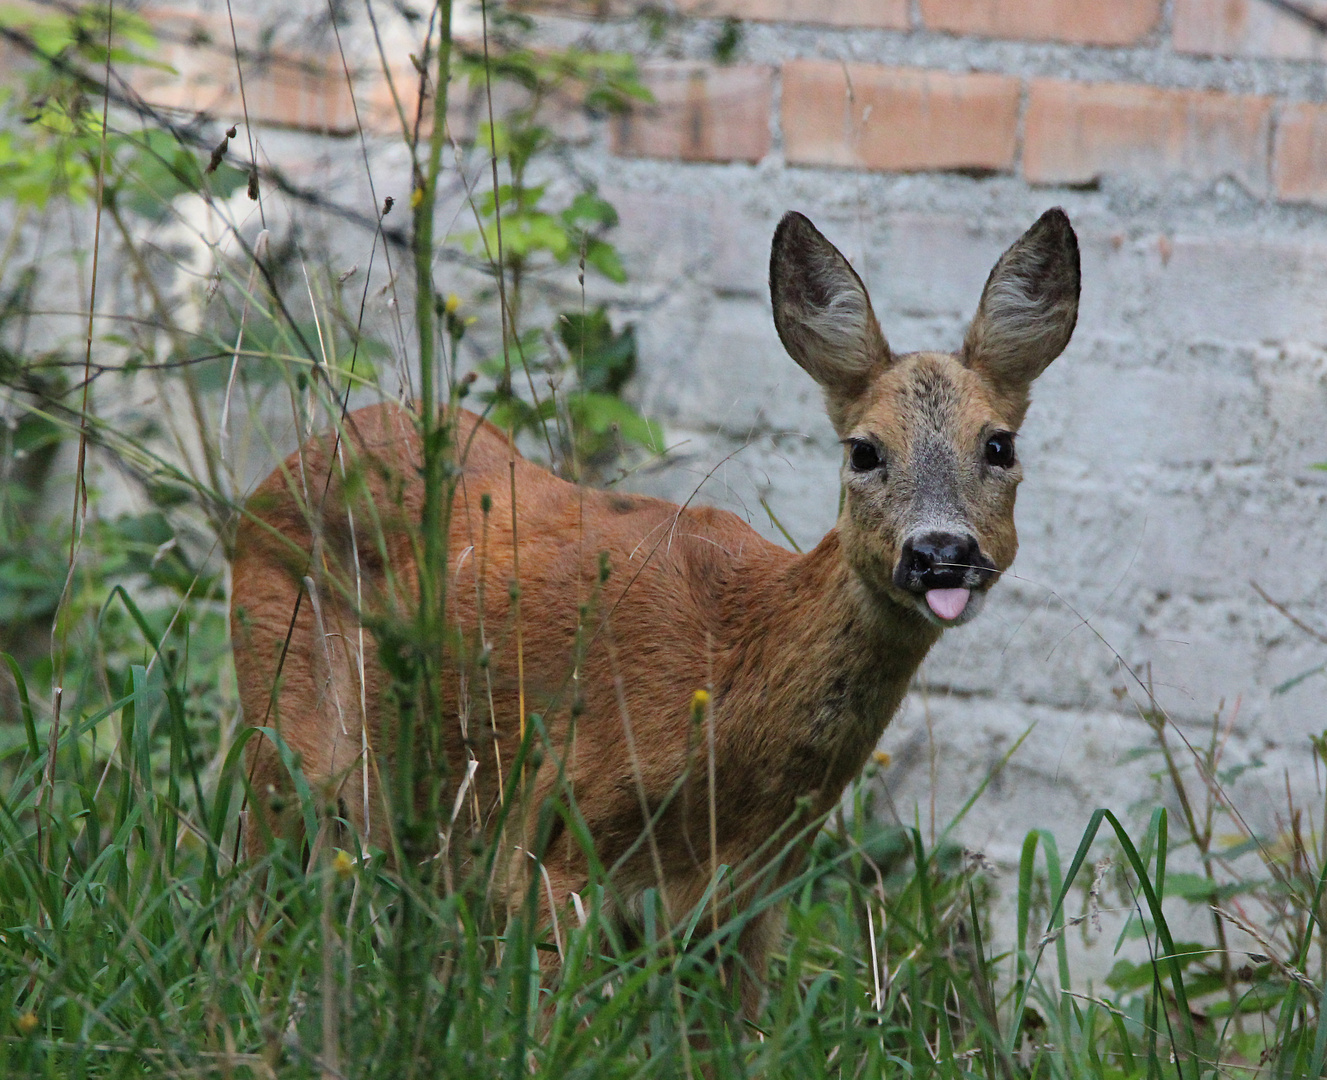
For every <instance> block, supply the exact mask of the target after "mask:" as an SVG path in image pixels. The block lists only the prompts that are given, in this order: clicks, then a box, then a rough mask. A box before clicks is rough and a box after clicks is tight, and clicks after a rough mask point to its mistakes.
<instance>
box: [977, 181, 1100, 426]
mask: <svg viewBox="0 0 1327 1080" xmlns="http://www.w3.org/2000/svg"><path fill="white" fill-rule="evenodd" d="M1080 280H1081V278H1080V273H1079V267H1078V237H1077V236H1075V235H1074V230H1073V226H1071V225H1070V224H1069V218H1068V217H1067V216H1066V215H1065V212H1064V211H1063V210H1061V209H1060V208H1059V207H1056V208H1055V209H1053V210H1047V211H1046V212H1045V213H1044V214H1042V215H1041V217H1040V218H1038V219H1037V223H1036V224H1035V225H1033V226H1032V228H1030V229H1028V231H1027V232H1025V233H1024V234H1023V235H1022V236H1021V237H1019V238H1018V240H1017V241H1015V242H1014V245H1013V246H1012V247H1011V248H1010V249H1009V250H1008V251H1006V252H1005V253H1004V254H1003V255H1001V256H1000V260H999V261H998V262H997V263H996V264H995V268H994V269H993V270H992V271H991V276H990V277H989V278H987V279H986V288H985V289H983V290H982V294H981V303H980V304H978V305H977V314H976V315H975V316H974V317H973V320H972V324H971V325H970V326H969V327H968V332H967V335H966V336H965V337H964V339H963V354H962V359H963V362H964V363H965V364H966V365H967V366H968V367H970V368H972V369H973V370H974V371H976V372H977V373H978V374H980V375H983V376H985V377H986V378H987V379H988V380H989V381H990V382H991V383H993V384H994V386H995V388H996V389H997V390H998V391H1000V392H1002V393H1004V394H1006V395H1008V396H1010V397H1012V398H1014V399H1015V401H1016V402H1019V403H1020V407H1021V408H1026V406H1027V396H1028V390H1029V387H1030V386H1031V385H1032V380H1033V379H1035V378H1036V377H1037V376H1038V375H1040V374H1041V373H1042V372H1043V371H1045V370H1046V368H1047V367H1048V366H1049V365H1050V362H1051V361H1052V360H1054V359H1055V358H1056V357H1057V356H1059V355H1060V353H1062V352H1063V351H1064V347H1065V346H1066V345H1068V344H1069V338H1070V337H1071V336H1072V334H1073V332H1074V323H1075V322H1076V321H1077V320H1078V291H1079V283H1080Z"/></svg>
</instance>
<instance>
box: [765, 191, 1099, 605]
mask: <svg viewBox="0 0 1327 1080" xmlns="http://www.w3.org/2000/svg"><path fill="white" fill-rule="evenodd" d="M1079 281H1080V276H1079V262H1078V241H1077V238H1076V237H1075V235H1074V231H1073V228H1072V227H1071V226H1070V224H1069V219H1068V217H1066V216H1065V214H1064V211H1062V210H1059V209H1054V210H1048V211H1047V212H1046V213H1045V214H1043V215H1042V216H1041V218H1040V219H1039V220H1038V221H1037V223H1036V224H1035V225H1033V226H1032V228H1030V229H1029V230H1028V231H1027V232H1026V233H1024V234H1023V236H1022V237H1020V238H1019V239H1018V241H1017V242H1015V243H1014V245H1013V246H1012V247H1010V248H1009V250H1008V251H1006V252H1005V253H1004V254H1003V255H1002V256H1001V257H1000V259H999V261H998V262H996V264H995V267H994V269H992V270H991V273H990V277H989V278H987V281H986V287H985V289H984V290H983V291H982V295H981V301H980V303H979V304H978V305H977V313H976V315H975V316H974V317H973V320H972V323H971V324H970V325H969V327H968V330H967V334H966V335H965V337H964V340H963V346H962V348H961V349H960V350H959V351H958V352H957V353H941V352H917V353H905V354H895V353H894V352H892V351H891V350H890V348H889V343H888V342H887V341H886V340H885V336H884V334H883V333H882V332H881V330H880V325H879V323H878V322H877V321H876V318H875V315H874V313H873V312H872V310H871V300H870V297H869V296H868V295H867V292H866V288H865V286H863V284H862V281H861V278H859V277H858V276H857V274H856V273H855V272H854V270H853V269H852V267H851V266H850V265H849V264H848V261H847V260H846V259H845V258H844V257H843V256H842V255H841V254H840V253H839V251H838V249H837V248H836V247H834V245H833V244H831V243H830V242H829V241H828V240H826V239H825V237H824V236H822V235H821V234H820V232H819V231H817V229H816V228H815V226H814V225H812V224H811V222H810V221H808V220H807V219H806V218H805V217H803V216H802V215H801V214H798V213H789V214H787V215H785V216H784V218H783V220H782V221H781V222H780V223H779V227H778V230H777V231H776V232H775V234H774V246H773V251H772V254H771V258H770V293H771V296H772V299H773V303H774V322H775V325H776V327H777V328H778V332H779V337H780V338H781V339H782V341H783V344H784V347H785V348H786V349H787V350H788V353H789V355H790V356H792V358H793V359H794V360H796V361H797V363H799V364H800V365H801V366H802V367H803V368H805V369H806V371H807V373H808V374H810V375H811V377H812V378H813V379H815V380H816V382H817V383H819V384H820V386H821V388H822V389H823V391H824V394H825V403H826V407H827V409H828V412H829V418H830V422H831V423H832V424H833V425H834V429H835V431H836V432H838V435H839V438H840V440H841V441H842V443H843V445H844V448H845V452H844V457H843V468H842V480H843V491H844V499H843V509H842V512H841V514H840V518H839V523H838V528H839V535H840V537H841V539H842V541H843V547H844V551H845V552H846V553H847V556H848V558H849V560H850V561H851V563H852V566H853V568H854V570H855V571H856V573H857V575H858V577H859V578H860V580H861V582H862V583H863V584H864V585H865V586H866V587H867V589H868V590H869V591H870V592H871V593H872V594H873V595H874V596H876V597H877V598H878V599H880V600H881V601H884V602H890V603H894V604H899V605H903V606H904V607H906V608H910V609H914V610H916V611H919V612H920V613H921V614H922V615H923V616H924V617H925V618H926V619H927V620H928V621H930V622H931V623H932V624H935V625H937V626H942V627H944V626H954V625H957V624H959V623H961V622H965V621H967V620H968V619H970V618H972V617H973V616H974V615H975V614H976V613H977V611H978V610H979V609H980V607H981V603H982V600H983V599H984V596H985V593H986V590H987V589H989V588H990V586H991V585H992V584H993V583H994V581H995V579H996V577H997V576H998V575H999V574H1000V573H1001V572H1003V571H1004V570H1005V569H1006V568H1007V567H1008V566H1009V565H1010V564H1011V563H1012V562H1013V559H1014V554H1015V552H1016V551H1017V549H1018V538H1017V534H1016V533H1015V530H1014V517H1013V511H1014V493H1015V490H1016V489H1017V487H1018V483H1019V481H1020V480H1021V479H1022V469H1021V467H1020V465H1019V461H1018V453H1017V450H1016V446H1015V442H1016V436H1017V434H1018V428H1019V425H1020V424H1021V423H1022V421H1023V417H1024V414H1025V413H1026V412H1027V407H1028V402H1029V395H1030V390H1031V386H1032V381H1033V380H1034V379H1035V378H1036V377H1037V376H1038V375H1040V374H1041V373H1042V372H1043V371H1044V370H1045V369H1046V367H1047V366H1048V365H1049V364H1050V362H1051V361H1052V360H1054V359H1055V358H1056V357H1057V356H1059V355H1060V353H1061V352H1062V351H1063V350H1064V348H1065V346H1066V345H1068V343H1069V338H1070V335H1072V333H1073V329H1074V323H1075V321H1076V319H1077V315H1078V293H1079Z"/></svg>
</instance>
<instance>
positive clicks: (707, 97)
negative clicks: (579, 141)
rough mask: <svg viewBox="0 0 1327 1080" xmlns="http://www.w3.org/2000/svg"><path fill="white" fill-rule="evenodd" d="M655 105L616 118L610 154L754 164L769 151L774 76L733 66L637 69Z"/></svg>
mask: <svg viewBox="0 0 1327 1080" xmlns="http://www.w3.org/2000/svg"><path fill="white" fill-rule="evenodd" d="M641 80H642V82H644V83H645V85H646V86H647V87H649V89H650V90H651V91H652V92H653V94H654V99H655V100H654V104H652V105H643V106H640V107H639V108H636V109H633V110H632V111H631V112H629V113H627V114H625V115H623V116H621V117H618V118H617V120H616V121H615V122H614V125H613V152H614V153H617V154H621V155H623V156H624V157H657V158H680V159H681V160H683V161H750V162H756V161H759V160H760V159H761V158H763V157H764V156H765V155H766V154H767V153H769V148H770V133H769V120H770V110H771V107H772V106H773V102H774V87H773V72H772V71H771V70H770V69H769V68H767V67H761V66H757V65H747V64H737V65H733V66H729V67H715V66H713V65H710V64H698V63H688V62H665V63H656V64H650V65H648V66H646V67H644V68H642V70H641Z"/></svg>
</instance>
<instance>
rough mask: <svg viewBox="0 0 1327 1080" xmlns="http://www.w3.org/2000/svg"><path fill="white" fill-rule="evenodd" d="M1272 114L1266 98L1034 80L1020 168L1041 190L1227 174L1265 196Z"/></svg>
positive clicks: (1113, 84) (1204, 177)
mask: <svg viewBox="0 0 1327 1080" xmlns="http://www.w3.org/2000/svg"><path fill="white" fill-rule="evenodd" d="M1271 114H1272V102H1271V99H1270V98H1266V97H1255V96H1252V95H1243V94H1221V93H1215V92H1212V91H1207V90H1168V89H1160V88H1157V87H1152V86H1137V85H1132V84H1126V83H1078V82H1065V81H1062V80H1059V79H1033V80H1032V81H1031V82H1030V84H1029V94H1028V109H1027V121H1026V131H1025V134H1024V143H1023V171H1024V173H1025V174H1026V176H1027V178H1028V179H1029V180H1030V181H1032V182H1033V183H1044V184H1079V183H1087V182H1089V181H1092V180H1095V179H1097V178H1098V177H1100V176H1103V175H1108V174H1111V173H1121V174H1125V175H1131V176H1139V177H1145V178H1149V179H1163V178H1165V177H1169V176H1176V175H1187V176H1193V177H1196V178H1198V179H1202V180H1214V179H1216V178H1217V177H1220V176H1233V177H1235V178H1236V179H1237V180H1239V181H1240V182H1241V183H1243V184H1244V185H1246V186H1247V187H1248V188H1250V189H1251V190H1253V191H1255V192H1261V191H1263V190H1265V189H1266V187H1267V145H1268V133H1269V130H1270V126H1271Z"/></svg>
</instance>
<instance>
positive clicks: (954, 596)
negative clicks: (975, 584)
mask: <svg viewBox="0 0 1327 1080" xmlns="http://www.w3.org/2000/svg"><path fill="white" fill-rule="evenodd" d="M970 595H971V593H970V592H969V591H968V590H967V589H928V590H927V592H926V602H927V604H929V605H930V607H931V610H932V611H934V612H935V613H936V614H937V615H938V616H940V618H942V619H945V620H949V619H957V618H958V617H959V616H960V615H962V614H963V609H964V608H965V607H967V606H968V597H969V596H970Z"/></svg>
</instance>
